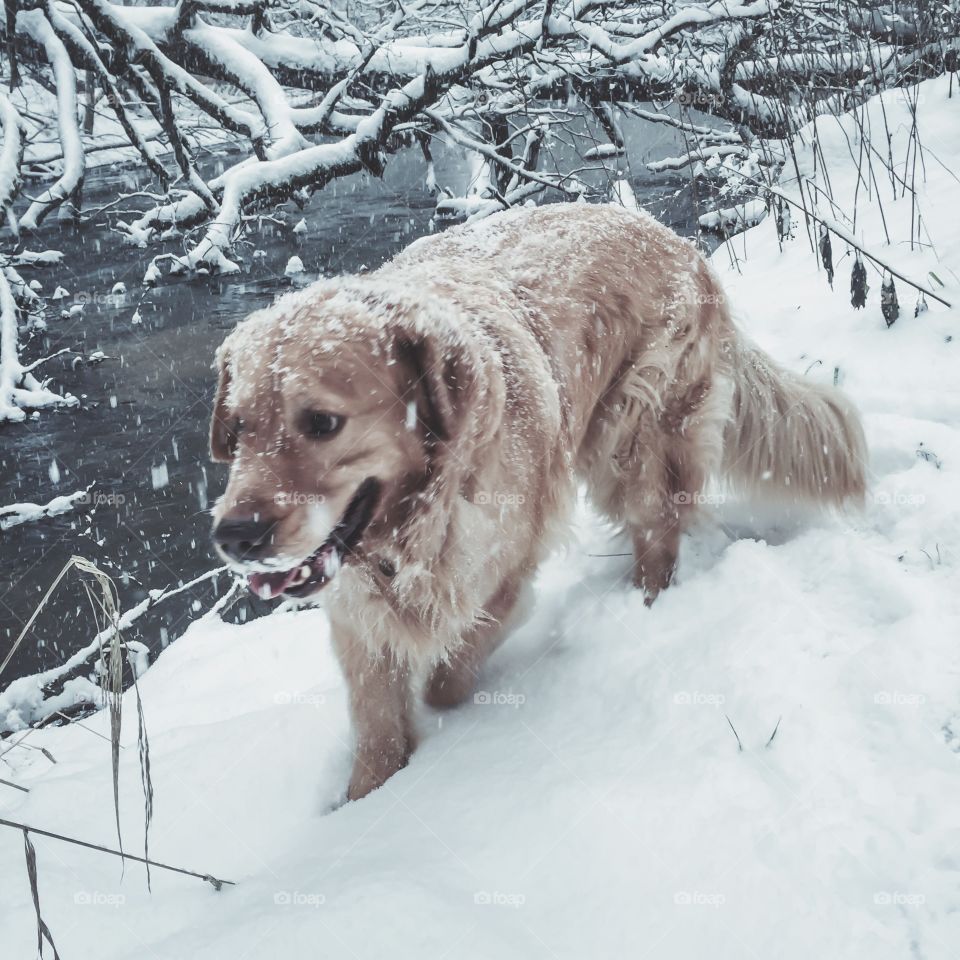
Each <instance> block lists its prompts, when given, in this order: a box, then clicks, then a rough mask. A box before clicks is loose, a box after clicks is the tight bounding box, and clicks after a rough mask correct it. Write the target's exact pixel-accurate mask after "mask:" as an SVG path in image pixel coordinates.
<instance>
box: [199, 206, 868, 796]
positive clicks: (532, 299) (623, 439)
mask: <svg viewBox="0 0 960 960" xmlns="http://www.w3.org/2000/svg"><path fill="white" fill-rule="evenodd" d="M220 364H221V383H220V388H219V390H218V395H217V402H216V409H215V413H214V420H213V426H212V434H211V444H212V449H213V454H214V456H215V457H216V458H218V459H222V460H228V461H230V462H231V474H230V481H229V484H228V487H227V490H226V493H225V495H224V498H223V500H222V501H221V502H220V503H219V504H218V507H217V510H216V517H215V519H217V520H219V519H222V518H223V517H224V516H226V515H231V513H236V512H237V511H240V512H244V511H246V512H249V511H250V510H257V511H260V510H271V511H273V512H274V513H275V515H276V517H277V527H276V530H277V533H276V536H275V541H274V547H275V551H276V553H277V556H278V557H281V558H286V560H288V561H289V562H291V563H296V562H297V561H298V560H299V559H300V558H303V557H305V556H307V555H309V554H310V553H311V552H312V551H313V550H315V549H316V548H317V547H318V546H319V544H320V543H321V542H322V540H323V538H324V536H325V535H326V532H328V530H329V524H330V523H331V522H333V521H335V520H336V518H337V517H338V516H340V515H341V514H342V512H343V511H344V510H345V509H346V505H347V503H348V502H349V500H350V498H351V496H352V494H353V492H354V491H355V490H356V489H357V486H358V484H359V483H360V482H361V481H362V480H363V479H364V478H365V477H367V476H376V477H377V478H378V479H379V480H380V481H381V482H382V483H383V485H384V487H383V490H384V492H383V495H382V496H381V499H380V502H379V505H378V509H377V512H376V515H375V517H374V520H373V521H372V523H371V525H370V527H369V528H368V530H367V532H366V534H365V535H364V537H363V541H362V545H361V548H360V549H359V550H358V551H357V552H356V555H355V556H353V557H352V558H351V559H350V561H349V562H348V563H347V564H346V566H345V567H344V568H343V570H341V571H340V573H339V575H338V576H337V577H336V578H335V579H334V580H333V582H332V583H331V584H330V585H329V586H328V587H326V588H325V589H324V591H323V592H322V593H321V594H320V596H319V598H318V599H321V600H323V601H324V602H325V604H326V606H327V608H328V610H329V612H330V617H331V623H332V627H333V631H334V643H335V646H336V647H337V649H338V652H339V654H340V657H341V662H342V663H343V664H344V670H345V673H346V676H347V680H348V684H349V685H350V688H351V704H352V710H353V714H354V720H355V723H356V725H357V728H358V738H359V743H358V750H357V759H356V765H355V768H354V775H353V778H352V780H351V785H350V796H351V797H358V796H362V795H363V794H365V793H366V792H368V791H369V790H370V789H373V788H375V787H376V786H379V784H380V783H382V782H383V781H384V780H385V779H386V778H387V777H388V776H390V775H391V774H392V773H393V772H394V771H395V770H396V769H398V768H399V767H400V766H402V765H403V764H404V763H405V762H406V759H407V757H408V755H409V753H410V750H411V749H412V744H413V737H412V732H411V730H410V724H409V718H408V714H409V697H410V690H411V684H415V683H416V682H417V677H418V676H419V675H420V674H422V673H423V672H424V671H425V670H426V671H427V673H428V676H427V679H426V686H425V695H426V697H427V699H428V701H429V702H431V703H433V704H435V705H449V704H453V703H456V702H459V701H460V700H462V699H463V698H464V697H466V696H468V695H469V694H470V692H471V689H472V685H473V680H474V678H475V676H476V673H477V671H478V670H479V669H480V667H481V665H482V663H483V660H484V659H485V657H486V656H487V655H488V654H489V652H490V651H491V650H492V649H493V648H494V647H495V646H496V644H497V643H498V642H499V641H500V639H501V638H502V634H503V624H504V622H505V621H506V620H507V619H508V617H509V616H510V614H511V612H512V611H513V609H514V607H515V605H516V603H517V599H518V597H519V595H520V593H521V592H522V588H523V586H524V585H525V584H526V583H527V582H529V580H530V578H531V577H532V575H533V573H534V572H535V570H536V569H537V566H538V564H539V563H540V562H541V561H542V560H543V558H544V557H545V556H546V555H547V554H548V553H549V552H550V551H551V550H552V549H554V548H555V547H556V545H557V544H558V542H559V541H560V540H561V539H562V537H563V536H564V534H565V532H566V529H567V523H568V517H569V513H570V510H571V508H572V505H573V502H574V497H575V492H576V487H577V484H578V483H580V482H582V483H584V484H585V486H586V489H587V491H588V493H589V495H590V497H591V498H592V500H593V502H594V503H595V505H596V506H597V507H598V508H599V509H600V510H601V511H602V512H603V513H605V514H606V515H607V516H609V517H610V518H612V519H614V520H616V521H617V522H619V523H622V524H623V525H624V526H625V528H626V529H627V530H628V531H629V533H630V535H631V537H632V540H633V544H634V553H635V560H634V571H633V579H634V583H635V584H636V585H637V586H638V587H639V588H641V589H643V590H644V592H645V594H646V596H647V598H648V600H652V599H653V598H654V597H656V595H657V593H658V592H659V591H660V590H662V589H664V588H665V587H666V586H667V585H668V584H669V582H670V579H671V576H672V574H673V571H674V567H675V563H676V556H677V549H678V544H679V537H680V534H681V532H682V530H683V529H684V527H685V525H686V524H687V523H688V522H689V519H690V517H691V515H692V513H693V511H694V510H695V507H696V502H697V499H698V496H699V495H700V493H701V492H702V491H703V489H704V485H705V483H706V482H707V480H708V479H710V478H717V479H720V480H721V481H723V482H726V483H728V484H730V485H732V486H735V487H736V488H738V489H739V490H741V491H743V492H752V491H754V490H756V489H757V488H761V489H763V490H764V491H766V492H778V493H779V494H780V495H781V496H785V497H789V498H801V499H807V500H811V501H815V502H825V503H830V504H840V503H843V502H844V501H846V500H848V499H857V498H859V497H861V496H862V494H863V489H864V467H863V459H864V443H863V437H862V432H861V430H860V426H859V423H858V421H857V418H856V416H855V414H854V413H853V412H852V411H851V409H850V408H849V406H848V405H847V404H846V402H845V400H844V399H843V397H842V396H841V395H840V394H839V393H837V392H836V391H832V390H827V389H823V388H819V387H815V386H812V385H810V384H809V383H807V382H805V381H803V380H802V379H800V378H796V377H793V376H791V375H789V374H787V373H785V372H783V371H780V370H779V369H778V368H777V367H776V366H775V365H774V364H773V363H772V361H770V360H769V359H768V358H767V357H765V356H764V355H763V354H761V353H760V352H759V351H757V350H756V349H755V348H753V347H751V346H750V345H749V344H748V343H746V342H745V341H744V339H743V338H742V336H741V335H739V334H738V332H737V331H736V329H735V327H734V326H733V324H732V322H731V319H730V313H729V310H728V309H727V305H726V301H725V298H724V295H723V292H722V290H721V288H720V286H719V283H718V281H717V280H716V278H715V277H714V275H713V274H712V272H711V271H710V269H709V267H708V266H707V264H706V262H705V261H704V260H703V258H702V257H701V256H700V255H699V253H698V252H697V251H696V250H695V249H694V247H693V246H692V245H690V244H689V243H687V242H686V241H684V240H682V239H680V238H679V237H677V236H676V235H675V234H673V233H672V232H671V231H670V230H668V229H666V228H665V227H663V226H661V225H660V224H658V223H657V222H656V221H654V220H653V219H652V218H650V217H648V216H646V215H637V214H634V213H629V212H627V211H625V210H623V209H621V208H619V207H599V206H590V205H586V204H574V205H563V206H548V207H541V208H537V209H534V210H522V211H512V212H510V213H506V214H503V215H501V216H499V217H494V218H491V219H490V220H487V221H484V222H482V223H480V224H479V225H477V226H475V227H471V226H468V227H460V228H456V229H452V230H449V231H447V232H445V233H443V234H441V235H439V236H435V237H431V238H428V239H424V240H421V241H418V242H417V243H414V244H413V245H412V246H410V247H409V248H408V249H407V250H405V251H404V252H403V253H401V254H400V255H399V256H398V257H396V258H395V259H394V260H392V261H391V262H389V263H388V264H386V265H385V266H384V267H382V268H381V269H380V270H378V271H376V272H374V273H371V274H368V275H364V276H358V277H343V278H339V279H335V280H332V281H325V282H321V283H319V284H316V285H314V286H313V287H310V288H309V289H307V290H306V291H303V292H300V293H296V294H293V295H291V296H288V297H286V298H284V299H282V300H280V301H279V302H278V303H277V304H276V305H274V306H273V307H271V308H269V309H268V310H265V311H261V312H259V313H257V314H254V315H253V316H252V317H251V318H250V319H248V320H247V321H246V322H244V323H243V324H241V325H240V327H239V328H238V329H237V330H236V331H235V332H234V333H233V334H231V335H230V337H229V338H228V339H227V341H226V343H225V344H224V346H223V348H222V349H221V352H220ZM411 404H412V405H414V406H413V407H412V408H411ZM302 408H307V409H314V410H333V411H335V412H338V413H343V414H345V415H346V416H347V426H346V427H345V428H344V431H343V435H342V436H338V437H337V438H335V439H334V440H331V441H328V442H323V443H318V442H317V441H316V440H310V439H306V438H304V437H303V436H301V435H300V434H299V433H298V431H297V429H296V422H297V421H296V418H297V416H298V411H299V410H300V409H302ZM411 409H414V410H415V412H416V418H415V421H414V420H412V419H411V417H410V411H411ZM238 418H240V419H242V420H243V421H244V430H243V431H242V432H241V433H239V435H237V434H236V432H235V431H234V426H235V425H236V423H237V421H238ZM278 492H283V493H284V494H289V495H290V496H286V497H285V503H284V504H283V505H282V506H281V507H278V505H277V493H278ZM294 495H299V500H303V501H304V502H299V501H298V497H297V496H294ZM311 495H313V496H314V497H315V498H322V503H323V508H322V511H320V512H318V511H319V510H320V508H317V507H315V506H313V507H311V503H310V502H309V500H308V499H305V498H309V497H310V496H311ZM286 501H289V502H286ZM311 509H312V511H313V512H311ZM318 517H321V518H322V522H321V519H318ZM323 524H327V525H328V526H327V530H326V531H325V530H322V529H320V527H321V526H323Z"/></svg>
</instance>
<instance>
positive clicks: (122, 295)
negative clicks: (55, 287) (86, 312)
mask: <svg viewBox="0 0 960 960" xmlns="http://www.w3.org/2000/svg"><path fill="white" fill-rule="evenodd" d="M126 302H127V291H126V288H124V289H123V290H116V291H113V290H111V291H110V292H109V293H97V292H96V291H94V290H79V291H77V292H76V293H75V294H74V295H73V296H72V297H70V299H69V300H66V299H64V301H63V303H64V304H67V303H72V304H73V305H74V306H80V307H86V306H92V307H113V308H119V307H122V306H125V305H126Z"/></svg>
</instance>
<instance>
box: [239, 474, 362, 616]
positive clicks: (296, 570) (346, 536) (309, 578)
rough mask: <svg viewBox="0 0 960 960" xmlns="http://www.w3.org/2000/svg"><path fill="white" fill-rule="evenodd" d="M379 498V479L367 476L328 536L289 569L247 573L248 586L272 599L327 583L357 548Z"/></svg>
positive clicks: (301, 595) (258, 594)
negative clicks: (274, 571)
mask: <svg viewBox="0 0 960 960" xmlns="http://www.w3.org/2000/svg"><path fill="white" fill-rule="evenodd" d="M379 497H380V483H379V481H378V480H376V479H375V478H374V477H367V479H366V480H364V481H363V483H361V484H360V486H359V487H357V492H356V493H355V494H354V495H353V498H352V499H351V500H350V503H348V504H347V509H346V510H345V511H344V512H343V516H342V517H341V518H340V520H339V521H338V523H337V525H336V526H335V527H334V528H333V531H332V532H331V534H330V536H329V537H327V539H326V540H325V541H324V542H323V543H322V544H321V546H320V547H319V548H318V549H317V550H315V551H314V552H313V553H312V554H310V556H309V557H307V558H306V560H303V561H302V562H300V563H299V564H297V566H295V567H292V568H291V569H289V570H284V571H277V572H276V573H272V572H271V573H259V572H258V573H250V574H248V575H247V586H248V587H249V588H250V590H252V591H253V592H254V593H255V594H257V596H259V597H262V598H263V599H264V600H272V599H273V598H274V597H279V596H280V594H285V595H286V596H288V597H305V596H306V595H307V594H309V593H313V592H314V591H316V590H319V589H320V588H321V587H324V586H326V585H327V584H328V583H329V582H330V581H331V580H332V579H333V578H334V577H335V576H336V575H337V571H338V570H339V569H340V567H341V565H342V564H343V562H344V561H345V560H346V559H347V557H349V555H350V554H351V553H352V552H353V550H355V549H356V547H357V544H358V543H359V542H360V538H361V537H362V536H363V532H364V530H366V528H367V524H369V523H370V520H371V518H372V517H373V511H374V509H375V508H376V505H377V500H378V499H379Z"/></svg>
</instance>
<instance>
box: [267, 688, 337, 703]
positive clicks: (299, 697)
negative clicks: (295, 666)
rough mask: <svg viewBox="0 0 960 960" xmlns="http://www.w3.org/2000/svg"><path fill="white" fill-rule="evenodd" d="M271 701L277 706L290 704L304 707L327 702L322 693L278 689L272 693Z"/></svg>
mask: <svg viewBox="0 0 960 960" xmlns="http://www.w3.org/2000/svg"><path fill="white" fill-rule="evenodd" d="M273 702H274V703H276V704H277V705H279V706H288V705H290V704H293V705H296V706H305V707H319V706H322V705H323V704H324V703H326V702H327V698H326V697H325V696H324V695H323V694H322V693H304V692H302V691H300V690H278V691H277V692H276V693H275V694H274V695H273Z"/></svg>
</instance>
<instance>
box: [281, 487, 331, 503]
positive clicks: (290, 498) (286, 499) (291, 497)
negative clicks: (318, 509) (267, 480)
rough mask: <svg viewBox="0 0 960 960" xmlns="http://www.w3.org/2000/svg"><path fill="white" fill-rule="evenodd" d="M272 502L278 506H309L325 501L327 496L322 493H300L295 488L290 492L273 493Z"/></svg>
mask: <svg viewBox="0 0 960 960" xmlns="http://www.w3.org/2000/svg"><path fill="white" fill-rule="evenodd" d="M273 502H274V503H275V504H276V505H277V506H278V507H310V506H319V505H320V504H323V503H326V502H327V498H326V497H325V496H324V495H323V494H322V493H301V492H300V491H298V490H295V491H293V492H292V493H287V492H280V493H275V494H274V495H273Z"/></svg>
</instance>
